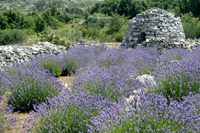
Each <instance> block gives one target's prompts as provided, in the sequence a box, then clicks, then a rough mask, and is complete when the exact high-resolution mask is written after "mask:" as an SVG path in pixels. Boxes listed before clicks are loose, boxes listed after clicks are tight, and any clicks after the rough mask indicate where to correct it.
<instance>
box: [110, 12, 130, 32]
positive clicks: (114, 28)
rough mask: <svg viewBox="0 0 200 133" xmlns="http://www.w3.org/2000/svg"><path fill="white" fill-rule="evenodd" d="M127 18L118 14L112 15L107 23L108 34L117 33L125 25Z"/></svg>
mask: <svg viewBox="0 0 200 133" xmlns="http://www.w3.org/2000/svg"><path fill="white" fill-rule="evenodd" d="M127 20H128V19H127V18H125V17H124V16H120V15H118V14H113V16H112V18H111V19H109V22H108V31H107V33H108V34H113V33H116V32H119V31H120V30H121V28H122V26H123V25H124V24H127Z"/></svg>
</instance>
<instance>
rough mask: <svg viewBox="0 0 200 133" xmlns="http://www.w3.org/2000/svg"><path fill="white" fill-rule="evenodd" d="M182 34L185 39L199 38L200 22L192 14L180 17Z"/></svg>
mask: <svg viewBox="0 0 200 133" xmlns="http://www.w3.org/2000/svg"><path fill="white" fill-rule="evenodd" d="M181 19H182V22H183V28H184V32H185V34H186V37H187V38H194V37H196V38H200V21H199V18H195V17H194V16H193V14H192V13H191V12H190V13H186V14H183V15H182V16H181Z"/></svg>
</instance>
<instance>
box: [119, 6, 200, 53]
mask: <svg viewBox="0 0 200 133" xmlns="http://www.w3.org/2000/svg"><path fill="white" fill-rule="evenodd" d="M191 42H193V43H192V44H191ZM199 42H200V40H198V41H194V40H193V41H191V39H190V40H186V39H185V33H184V30H183V25H182V23H181V19H180V17H175V15H174V14H173V13H169V12H166V11H165V10H163V9H160V8H152V9H150V10H147V11H145V12H143V13H141V14H138V15H137V16H136V17H134V18H133V19H132V20H130V21H129V24H128V29H127V31H126V34H125V36H124V38H123V42H122V46H126V47H132V48H135V47H139V46H145V47H155V48H157V49H158V50H159V51H161V52H162V51H165V50H166V49H170V48H174V47H180V48H187V49H189V50H192V49H193V47H195V46H196V45H197V43H199ZM199 44H200V43H199Z"/></svg>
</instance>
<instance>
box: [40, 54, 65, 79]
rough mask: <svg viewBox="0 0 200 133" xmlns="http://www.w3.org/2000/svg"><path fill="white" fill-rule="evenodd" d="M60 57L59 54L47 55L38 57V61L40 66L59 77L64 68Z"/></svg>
mask: <svg viewBox="0 0 200 133" xmlns="http://www.w3.org/2000/svg"><path fill="white" fill-rule="evenodd" d="M59 58H60V57H59V55H45V56H43V57H40V58H38V59H37V61H38V63H39V66H40V67H42V68H44V69H47V70H49V71H50V73H52V74H53V75H54V76H55V77H59V76H60V75H61V74H62V69H63V68H62V66H61V64H62V62H61V59H59Z"/></svg>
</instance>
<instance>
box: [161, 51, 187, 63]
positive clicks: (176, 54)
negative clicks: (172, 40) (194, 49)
mask: <svg viewBox="0 0 200 133" xmlns="http://www.w3.org/2000/svg"><path fill="white" fill-rule="evenodd" d="M189 54H190V52H189V51H188V50H186V49H181V48H174V49H168V50H167V51H165V53H163V54H162V55H161V60H164V61H166V60H168V61H174V60H176V61H180V60H182V59H183V58H184V57H187V56H188V55H189Z"/></svg>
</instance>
